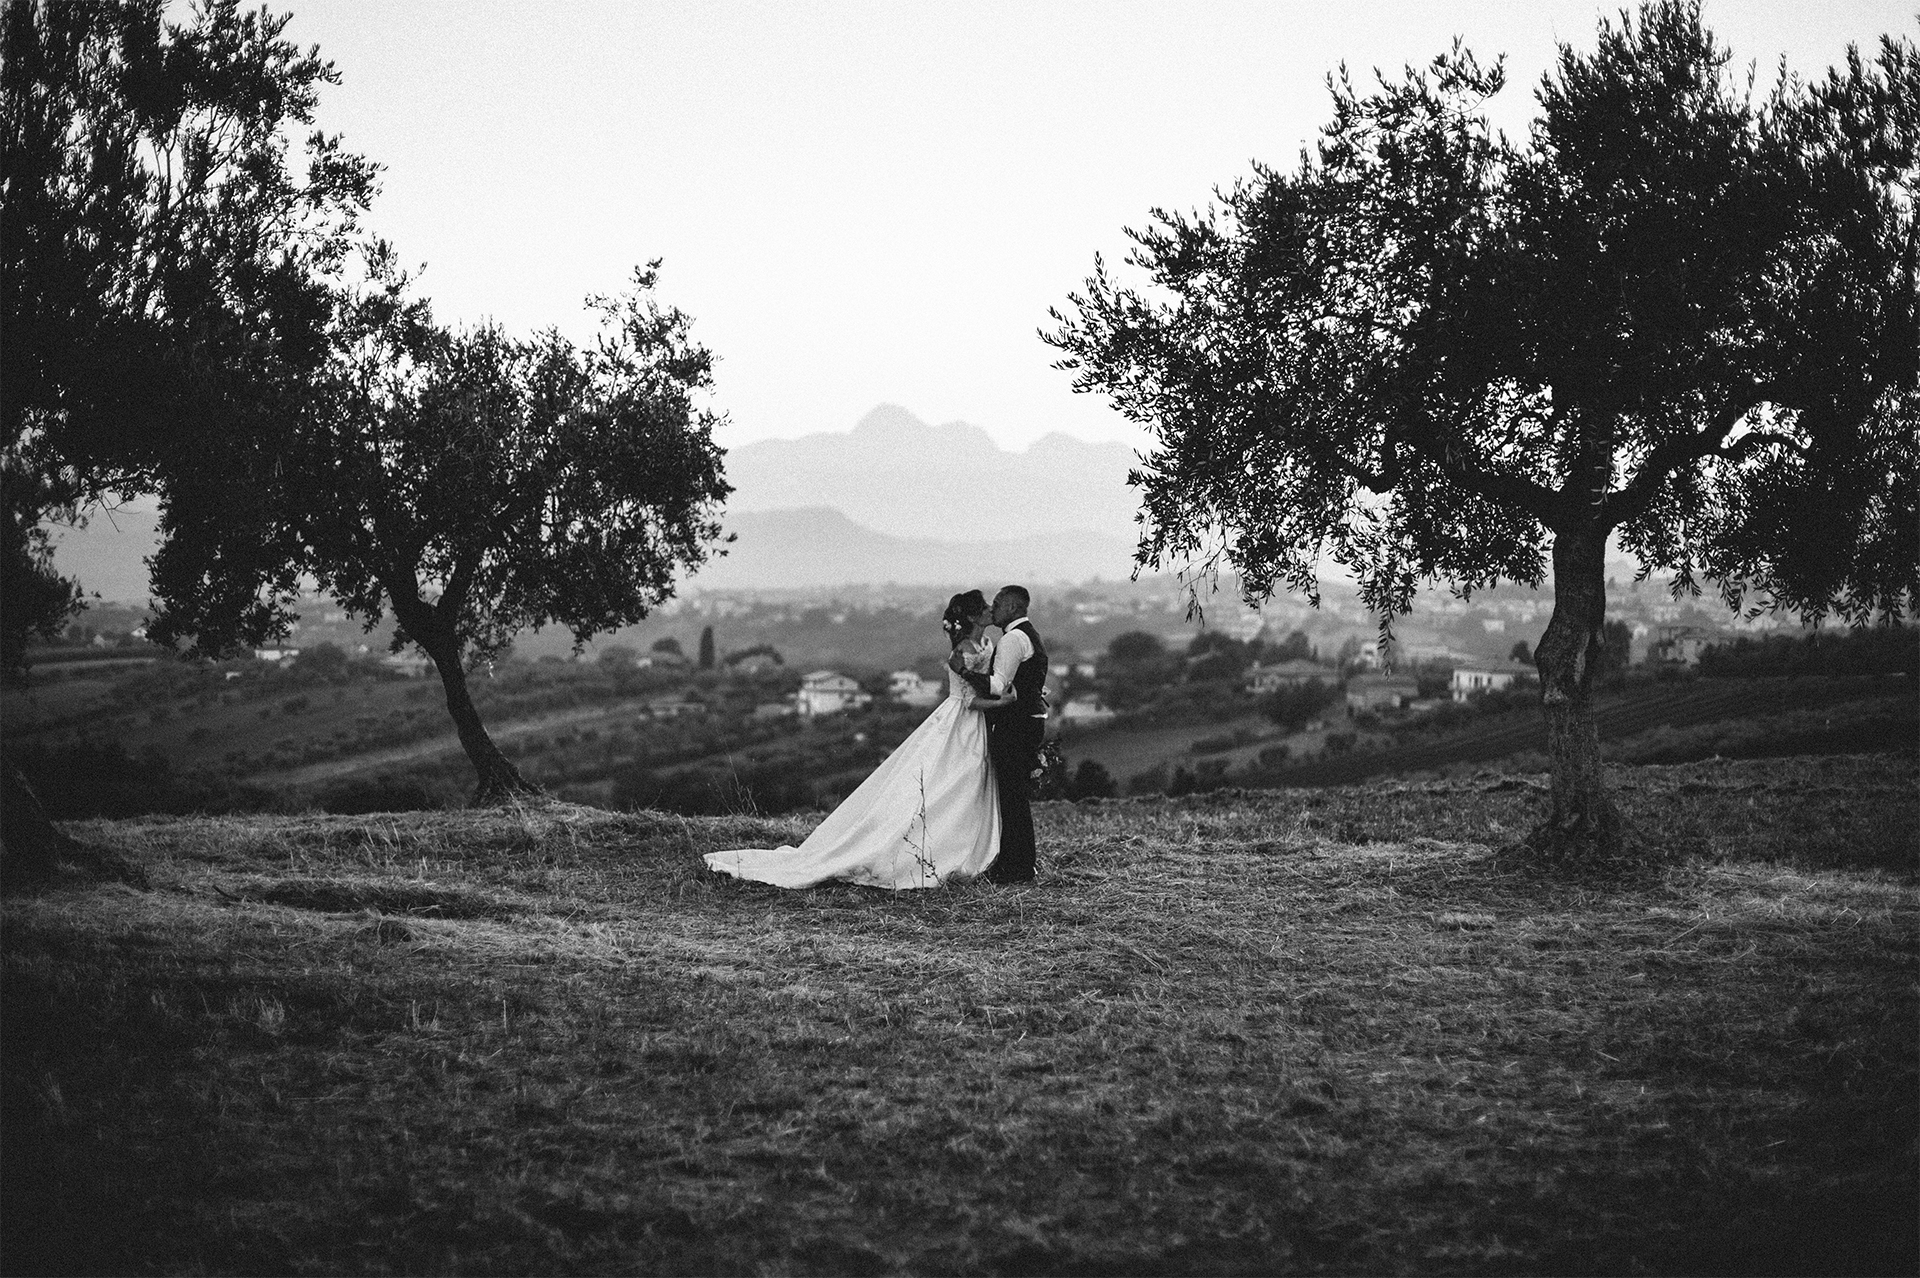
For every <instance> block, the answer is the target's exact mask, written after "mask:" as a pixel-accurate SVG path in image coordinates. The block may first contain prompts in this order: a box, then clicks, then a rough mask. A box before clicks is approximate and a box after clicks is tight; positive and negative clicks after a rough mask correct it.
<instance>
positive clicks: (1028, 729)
mask: <svg viewBox="0 0 1920 1278" xmlns="http://www.w3.org/2000/svg"><path fill="white" fill-rule="evenodd" d="M1030 603H1032V598H1031V596H1029V595H1028V594H1027V592H1026V589H1025V588H1024V587H1021V586H1005V587H1002V588H1001V591H1000V593H999V594H997V595H995V596H994V597H993V624H994V625H996V626H999V627H1000V629H1001V632H1002V633H1001V636H1000V644H999V646H998V648H996V649H995V651H994V655H993V673H992V674H990V675H978V674H973V673H971V672H969V671H966V670H960V671H958V673H959V674H960V677H961V678H963V679H965V680H966V681H967V682H968V683H970V684H972V685H973V689H974V691H975V692H978V693H980V694H981V695H982V696H987V697H998V696H1002V695H1004V694H1005V693H1006V691H1007V690H1008V689H1009V688H1011V689H1012V690H1013V693H1014V695H1015V697H1016V698H1017V699H1016V700H1015V701H1013V702H1011V703H1009V704H1007V705H1004V706H998V707H996V708H994V709H992V710H989V711H987V753H988V754H989V755H991V756H992V758H993V776H994V782H995V784H996V785H998V787H999V789H1000V855H999V857H998V858H997V859H996V860H995V861H994V863H993V865H992V866H991V867H989V868H988V870H987V873H986V878H987V880H988V881H989V882H992V883H1031V882H1032V881H1033V859H1034V848H1033V808H1032V806H1031V804H1030V802H1029V799H1028V792H1029V790H1030V789H1031V787H1032V779H1031V774H1032V772H1033V767H1034V764H1035V762H1036V761H1037V760H1038V759H1039V757H1040V744H1041V742H1042V741H1043V740H1045V738H1046V735H1047V703H1046V701H1045V700H1044V698H1043V697H1042V696H1041V689H1042V688H1043V687H1044V686H1045V684H1046V681H1047V650H1046V649H1045V648H1044V647H1042V646H1041V644H1040V634H1039V632H1038V631H1036V630H1035V629H1034V628H1033V622H1031V621H1029V620H1028V619H1027V606H1028V605H1029V604H1030Z"/></svg>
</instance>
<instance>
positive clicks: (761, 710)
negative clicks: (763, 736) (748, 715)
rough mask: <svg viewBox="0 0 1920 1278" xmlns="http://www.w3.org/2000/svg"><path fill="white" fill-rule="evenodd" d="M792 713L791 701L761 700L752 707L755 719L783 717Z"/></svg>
mask: <svg viewBox="0 0 1920 1278" xmlns="http://www.w3.org/2000/svg"><path fill="white" fill-rule="evenodd" d="M793 713H794V706H793V702H791V701H763V702H761V703H760V704H759V705H757V706H755V707H754V708H753V717H754V718H756V719H785V718H787V717H789V716H790V715H792V714H793Z"/></svg>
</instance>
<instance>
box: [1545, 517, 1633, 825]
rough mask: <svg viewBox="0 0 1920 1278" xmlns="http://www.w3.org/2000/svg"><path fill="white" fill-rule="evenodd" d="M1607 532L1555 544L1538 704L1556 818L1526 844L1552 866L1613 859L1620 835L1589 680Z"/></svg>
mask: <svg viewBox="0 0 1920 1278" xmlns="http://www.w3.org/2000/svg"><path fill="white" fill-rule="evenodd" d="M1606 548H1607V530H1606V528H1604V527H1603V526H1601V525H1599V524H1598V523H1588V524H1584V525H1581V526H1579V527H1576V528H1569V529H1563V530H1561V531H1560V532H1559V534H1558V535H1557V536H1556V537H1555V538H1554V543H1553V620H1552V621H1550V622H1548V623H1547V630H1546V633H1545V634H1543V635H1541V636H1540V646H1539V647H1538V648H1536V649H1535V650H1534V663H1535V664H1536V665H1537V666H1538V667H1539V669H1540V703H1541V707H1542V709H1543V710H1544V711H1545V712H1546V717H1547V749H1548V751H1549V753H1550V754H1551V756H1552V760H1553V773H1552V782H1553V810H1552V812H1551V814H1550V815H1549V816H1548V817H1547V819H1546V820H1545V821H1543V822H1541V823H1540V824H1539V825H1537V826H1535V827H1534V829H1533V832H1532V833H1531V834H1530V835H1529V836H1528V837H1527V843H1528V844H1529V845H1530V846H1531V847H1532V848H1533V849H1534V850H1535V851H1536V852H1540V853H1544V854H1546V855H1548V856H1551V857H1554V858H1556V859H1566V860H1596V859H1605V858H1609V857H1613V856H1617V855H1618V854H1619V853H1620V851H1621V849H1622V846H1623V842H1624V838H1625V829H1624V826H1623V823H1622V821H1621V817H1620V810H1619V808H1618V807H1616V806H1615V805H1614V802H1613V797H1612V795H1610V794H1609V793H1608V791H1607V783H1606V774H1605V769H1604V767H1603V765H1602V763H1601V760H1600V727H1599V724H1598V723H1596V722H1595V721H1594V717H1593V682H1594V674H1595V672H1596V670H1597V669H1598V668H1599V666H1600V664H1601V651H1602V643H1603V638H1602V633H1601V627H1602V625H1603V623H1604V622H1605V621H1606V615H1607V584H1606Z"/></svg>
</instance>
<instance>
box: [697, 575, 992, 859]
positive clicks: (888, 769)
mask: <svg viewBox="0 0 1920 1278" xmlns="http://www.w3.org/2000/svg"><path fill="white" fill-rule="evenodd" d="M989 615H990V613H989V611H988V608H987V600H986V597H985V596H984V595H982V594H981V593H980V592H979V591H978V590H969V591H967V592H965V593H964V594H958V595H955V596H954V597H953V598H952V599H951V600H949V601H948V602H947V611H946V614H945V615H944V616H943V617H942V619H941V623H940V624H941V626H942V627H943V628H944V629H945V630H946V632H947V639H948V641H949V642H950V643H951V644H952V645H953V647H954V649H955V650H957V651H958V652H960V654H961V662H962V664H964V665H965V666H966V667H967V669H969V670H972V671H974V672H976V673H982V674H984V673H986V672H987V671H988V670H990V669H992V667H993V644H992V643H991V642H989V641H988V640H987V639H986V638H985V635H984V631H985V629H986V625H987V619H988V617H989ZM1012 699H1013V698H1012V697H1011V696H1008V697H1002V698H992V697H982V696H978V695H976V694H975V692H974V690H973V689H972V688H970V687H968V686H967V683H966V681H965V680H964V679H962V678H961V677H960V676H959V675H957V674H955V673H954V672H952V671H951V670H949V671H948V672H947V699H946V700H945V701H943V702H941V703H940V705H939V706H938V707H937V708H936V709H935V710H934V712H933V713H932V714H930V715H928V716H927V718H926V721H925V722H924V723H922V724H921V725H920V726H919V727H918V728H915V729H914V730H913V735H911V736H909V737H908V738H907V739H906V740H905V741H903V742H901V743H900V748H899V749H897V750H895V751H894V752H893V753H892V754H890V755H888V756H887V758H886V760H885V762H883V763H881V765H880V766H879V767H878V768H876V769H874V772H873V775H871V776H869V777H868V778H867V779H866V780H865V781H862V782H861V783H860V787H859V788H858V789H857V790H855V791H854V792H853V793H852V794H850V795H848V796H847V797H846V800H845V801H844V802H842V803H841V804H840V806H839V807H837V808H835V809H834V810H833V811H832V812H831V813H830V814H829V815H828V816H827V819H826V820H824V821H822V822H821V823H820V825H819V826H818V827H817V828H816V829H815V830H814V832H813V833H812V834H810V835H808V836H807V839H806V841H805V842H803V843H802V844H801V845H800V846H799V847H797V848H794V847H777V848H741V849H738V850H735V851H731V852H709V853H707V854H706V858H705V859H706V862H707V865H708V866H709V867H710V868H712V869H715V870H718V871H720V872H721V873H722V874H731V875H733V876H734V877H735V878H740V879H753V880H755V881H757V882H760V883H772V884H774V885H775V886H777V887H786V888H803V887H812V886H814V885H815V884H817V883H824V882H826V881H827V880H828V879H844V880H846V881H847V882H850V883H862V884H866V885H867V886H870V887H883V888H894V889H901V888H930V887H939V886H941V885H942V884H945V883H950V882H956V881H958V880H961V879H970V878H973V877H974V876H975V875H977V874H979V873H981V872H982V871H983V870H985V869H986V868H987V867H988V866H989V865H991V864H992V863H993V858H994V857H995V856H997V855H998V854H999V851H1000V799H999V793H998V791H997V790H995V788H994V783H993V765H992V764H991V763H989V762H988V759H987V723H986V717H985V716H984V715H983V714H981V713H980V712H981V711H983V710H988V709H991V708H992V707H994V706H997V705H1001V704H1004V703H1005V702H1007V701H1010V700H1012Z"/></svg>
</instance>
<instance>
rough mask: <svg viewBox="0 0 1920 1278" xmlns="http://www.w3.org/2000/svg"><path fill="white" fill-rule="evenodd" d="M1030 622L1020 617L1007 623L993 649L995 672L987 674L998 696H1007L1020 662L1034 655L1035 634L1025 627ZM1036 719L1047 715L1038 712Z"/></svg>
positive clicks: (994, 693) (988, 681) (994, 692)
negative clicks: (1027, 630) (1029, 632)
mask: <svg viewBox="0 0 1920 1278" xmlns="http://www.w3.org/2000/svg"><path fill="white" fill-rule="evenodd" d="M1030 624H1032V623H1030V622H1029V621H1028V620H1027V619H1026V618H1025V617H1019V618H1016V619H1015V620H1013V621H1011V622H1008V623H1007V628H1006V631H1005V632H1004V633H1002V634H1001V636H1000V642H999V643H998V644H997V645H995V647H994V650H993V673H992V674H990V675H988V676H987V686H988V687H989V688H991V689H992V690H993V695H994V696H996V697H1002V696H1005V695H1006V693H1007V689H1008V688H1011V687H1012V686H1013V676H1014V673H1015V672H1016V671H1018V670H1019V669H1020V663H1021V662H1023V661H1025V660H1026V659H1027V658H1029V657H1031V656H1032V655H1033V636H1032V635H1030V634H1028V633H1027V632H1026V630H1025V629H1023V627H1025V626H1028V625H1030ZM1034 718H1036V719H1044V718H1046V715H1044V714H1037V715H1035V716H1034Z"/></svg>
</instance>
